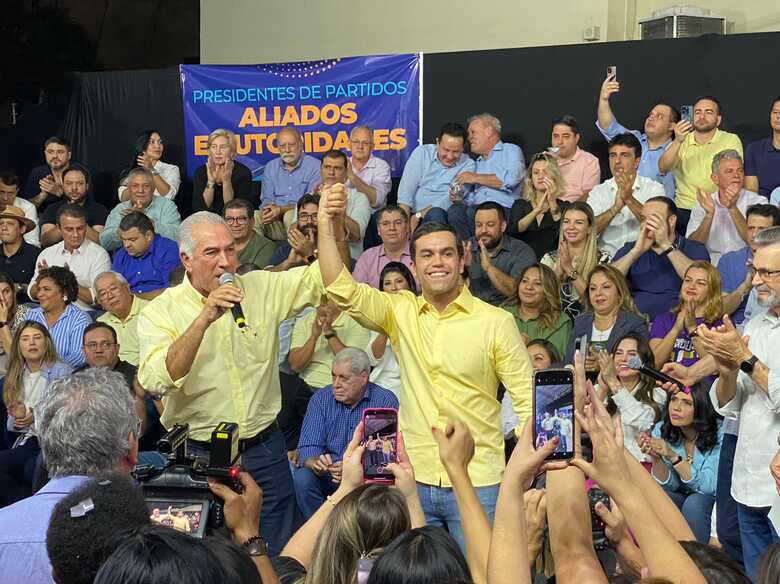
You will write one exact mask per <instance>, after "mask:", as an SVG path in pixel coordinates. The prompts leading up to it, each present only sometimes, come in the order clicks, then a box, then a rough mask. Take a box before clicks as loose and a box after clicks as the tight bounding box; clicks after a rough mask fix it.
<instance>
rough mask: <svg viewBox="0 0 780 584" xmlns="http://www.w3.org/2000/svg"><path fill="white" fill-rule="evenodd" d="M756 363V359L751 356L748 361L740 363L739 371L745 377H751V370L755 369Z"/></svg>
mask: <svg viewBox="0 0 780 584" xmlns="http://www.w3.org/2000/svg"><path fill="white" fill-rule="evenodd" d="M756 363H758V357H756V356H755V355H753V356H752V357H751V358H750V359H745V360H744V361H742V363H740V364H739V369H740V371H742V372H743V373H746V374H747V375H752V374H753V369H755V368H756Z"/></svg>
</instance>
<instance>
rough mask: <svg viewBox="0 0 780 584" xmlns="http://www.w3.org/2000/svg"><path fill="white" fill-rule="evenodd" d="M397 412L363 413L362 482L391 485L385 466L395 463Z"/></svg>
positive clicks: (390, 478) (374, 409)
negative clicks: (363, 448)
mask: <svg viewBox="0 0 780 584" xmlns="http://www.w3.org/2000/svg"><path fill="white" fill-rule="evenodd" d="M397 435H398V412H397V411H396V410H394V409H391V408H372V409H367V410H366V411H365V412H363V444H364V445H365V447H366V449H365V451H364V452H363V482H382V483H392V482H394V480H395V478H394V477H393V473H392V472H390V470H388V468H387V465H388V464H390V463H392V462H395V461H396V453H397V446H398V442H397Z"/></svg>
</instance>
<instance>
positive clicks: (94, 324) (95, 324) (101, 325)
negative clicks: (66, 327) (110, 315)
mask: <svg viewBox="0 0 780 584" xmlns="http://www.w3.org/2000/svg"><path fill="white" fill-rule="evenodd" d="M97 329H106V330H108V331H111V336H112V337H113V338H114V342H115V343H116V342H117V336H116V331H115V330H114V327H112V326H111V325H110V324H108V323H105V322H101V321H99V320H96V321H95V322H91V323H89V324H88V325H87V328H85V329H84V334H82V335H81V344H82V345H86V344H87V335H88V334H89V333H91V332H92V331H94V330H97Z"/></svg>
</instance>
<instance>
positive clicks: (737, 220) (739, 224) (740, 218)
mask: <svg viewBox="0 0 780 584" xmlns="http://www.w3.org/2000/svg"><path fill="white" fill-rule="evenodd" d="M729 215H730V216H731V220H732V221H734V227H736V228H737V233H739V236H740V237H741V238H742V241H744V242H745V244H746V245H750V238H749V237H748V227H747V222H746V221H745V216H744V215H743V214H742V212H741V211H740V210H739V209H738V208H737V207H736V205H735V206H734V207H732V208H731V209H729Z"/></svg>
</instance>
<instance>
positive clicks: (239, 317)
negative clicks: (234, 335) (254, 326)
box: [219, 272, 246, 328]
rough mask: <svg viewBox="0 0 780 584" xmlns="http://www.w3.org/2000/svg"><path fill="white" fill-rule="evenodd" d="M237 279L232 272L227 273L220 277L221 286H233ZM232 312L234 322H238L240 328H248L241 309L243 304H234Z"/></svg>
mask: <svg viewBox="0 0 780 584" xmlns="http://www.w3.org/2000/svg"><path fill="white" fill-rule="evenodd" d="M235 279H236V277H235V275H233V274H231V273H230V272H225V273H224V274H222V275H221V276H220V277H219V284H220V286H221V285H222V284H232V283H233V282H234V281H235ZM230 312H232V313H233V320H234V321H236V325H237V326H238V328H244V327H245V326H246V318H244V311H243V310H242V309H241V304H240V303H238V302H237V303H236V304H234V305H233V308H231V309H230Z"/></svg>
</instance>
